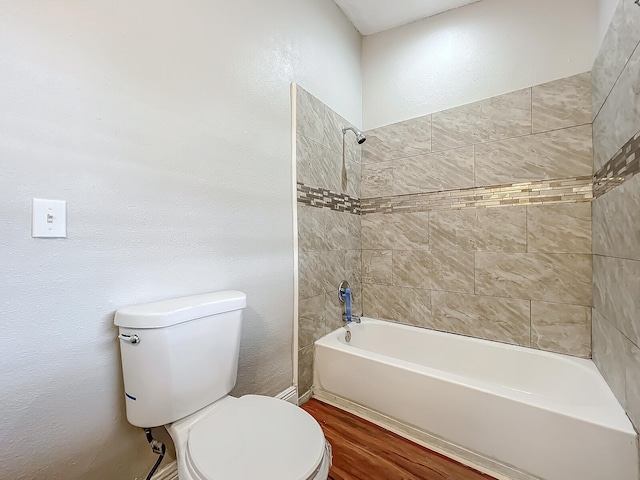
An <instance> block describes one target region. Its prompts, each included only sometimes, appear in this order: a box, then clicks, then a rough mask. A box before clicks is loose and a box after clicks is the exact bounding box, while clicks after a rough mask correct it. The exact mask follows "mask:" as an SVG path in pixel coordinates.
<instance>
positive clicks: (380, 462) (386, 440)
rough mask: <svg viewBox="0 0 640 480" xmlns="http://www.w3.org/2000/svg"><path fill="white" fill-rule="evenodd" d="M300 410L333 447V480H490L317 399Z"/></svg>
mask: <svg viewBox="0 0 640 480" xmlns="http://www.w3.org/2000/svg"><path fill="white" fill-rule="evenodd" d="M302 408H303V409H304V410H306V411H307V412H309V413H310V414H311V415H312V416H313V417H314V418H315V419H316V420H317V421H318V423H319V424H320V426H321V427H322V430H323V431H324V435H325V437H326V438H327V440H328V441H329V443H331V446H332V447H333V467H332V468H331V472H330V475H331V478H333V479H334V480H488V479H492V477H489V476H488V475H484V474H482V473H480V472H478V471H476V470H473V469H471V468H469V467H466V466H464V465H462V464H460V463H458V462H456V461H454V460H451V459H449V458H446V457H444V456H442V455H440V454H438V453H435V452H432V451H431V450H428V449H426V448H424V447H421V446H420V445H417V444H415V443H413V442H411V441H409V440H407V439H405V438H402V437H400V436H398V435H396V434H395V433H392V432H389V431H388V430H385V429H383V428H380V427H378V426H377V425H374V424H373V423H371V422H368V421H366V420H363V419H361V418H359V417H356V416H355V415H352V414H350V413H347V412H345V411H343V410H340V409H338V408H335V407H332V406H330V405H327V404H326V403H322V402H319V401H318V400H314V399H311V400H309V401H308V402H307V403H305V404H304V405H302Z"/></svg>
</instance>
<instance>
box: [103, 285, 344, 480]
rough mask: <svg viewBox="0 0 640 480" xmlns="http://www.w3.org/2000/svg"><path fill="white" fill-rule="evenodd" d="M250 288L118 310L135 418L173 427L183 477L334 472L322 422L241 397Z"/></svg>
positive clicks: (280, 404) (316, 479)
mask: <svg viewBox="0 0 640 480" xmlns="http://www.w3.org/2000/svg"><path fill="white" fill-rule="evenodd" d="M246 304H247V301H246V296H245V294H244V293H242V292H237V291H226V292H216V293H207V294H204V295H194V296H191V297H183V298H176V299H171V300H165V301H161V302H155V303H149V304H144V305H136V306H132V307H127V308H123V309H121V310H118V311H117V312H116V315H115V320H114V323H115V324H116V325H117V326H118V327H119V335H118V338H119V339H120V347H121V348H120V353H121V358H122V372H123V377H124V388H125V402H126V410H127V420H128V421H129V423H131V424H132V425H135V426H137V427H142V428H150V427H158V426H162V425H164V426H165V427H166V429H167V430H168V431H169V434H170V435H171V438H172V439H173V441H174V444H175V448H176V456H177V463H178V475H179V478H180V480H249V479H265V480H270V479H278V480H320V479H322V480H326V478H327V476H328V474H329V467H330V464H331V447H330V446H329V444H328V442H327V441H326V440H325V437H324V434H323V433H322V429H321V428H320V425H318V423H317V422H316V421H315V419H314V418H313V417H312V416H311V415H309V414H308V413H307V412H305V411H304V410H302V409H301V408H298V407H297V406H295V405H293V404H291V403H289V402H286V401H284V400H279V399H276V398H272V397H266V396H261V395H245V396H242V397H240V398H236V397H232V396H230V395H229V392H230V391H231V389H232V388H233V387H234V385H235V383H236V377H237V371H238V352H239V347H240V331H241V325H242V310H243V309H244V308H245V307H246Z"/></svg>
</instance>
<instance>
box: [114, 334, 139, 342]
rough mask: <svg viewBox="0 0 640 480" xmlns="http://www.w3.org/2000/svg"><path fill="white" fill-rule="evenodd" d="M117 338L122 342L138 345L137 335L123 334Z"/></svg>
mask: <svg viewBox="0 0 640 480" xmlns="http://www.w3.org/2000/svg"><path fill="white" fill-rule="evenodd" d="M118 338H119V339H120V340H122V341H123V342H127V343H131V344H133V345H137V344H138V343H140V337H139V336H138V335H125V334H124V333H121V334H120V335H118Z"/></svg>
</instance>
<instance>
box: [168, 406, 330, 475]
mask: <svg viewBox="0 0 640 480" xmlns="http://www.w3.org/2000/svg"><path fill="white" fill-rule="evenodd" d="M167 430H168V431H169V433H170V435H171V437H172V439H173V441H174V444H175V446H176V454H177V457H178V474H179V478H180V480H217V479H224V480H248V479H278V480H320V479H322V480H326V478H327V475H328V474H329V467H330V464H331V453H330V447H329V444H328V443H327V442H326V440H325V438H324V435H323V433H322V430H321V428H320V426H319V425H318V423H317V422H316V421H315V420H314V419H313V417H311V415H309V414H308V413H307V412H305V411H304V410H302V409H301V408H298V407H296V406H295V405H292V404H290V403H288V402H285V401H283V400H279V399H275V398H271V397H264V396H259V395H246V396H243V397H240V398H234V397H230V396H227V397H224V398H222V399H220V400H218V401H217V402H216V403H214V404H213V405H210V406H209V407H207V408H205V409H203V410H202V411H200V412H197V413H196V414H194V415H191V416H190V417H187V418H185V419H183V420H180V421H177V422H174V423H173V424H171V425H167Z"/></svg>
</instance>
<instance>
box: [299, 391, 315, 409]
mask: <svg viewBox="0 0 640 480" xmlns="http://www.w3.org/2000/svg"><path fill="white" fill-rule="evenodd" d="M312 396H313V387H311V388H310V389H309V390H307V392H306V393H303V394H302V395H300V398H298V405H304V404H305V403H307V402H308V401H309V399H310V398H311V397H312Z"/></svg>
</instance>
